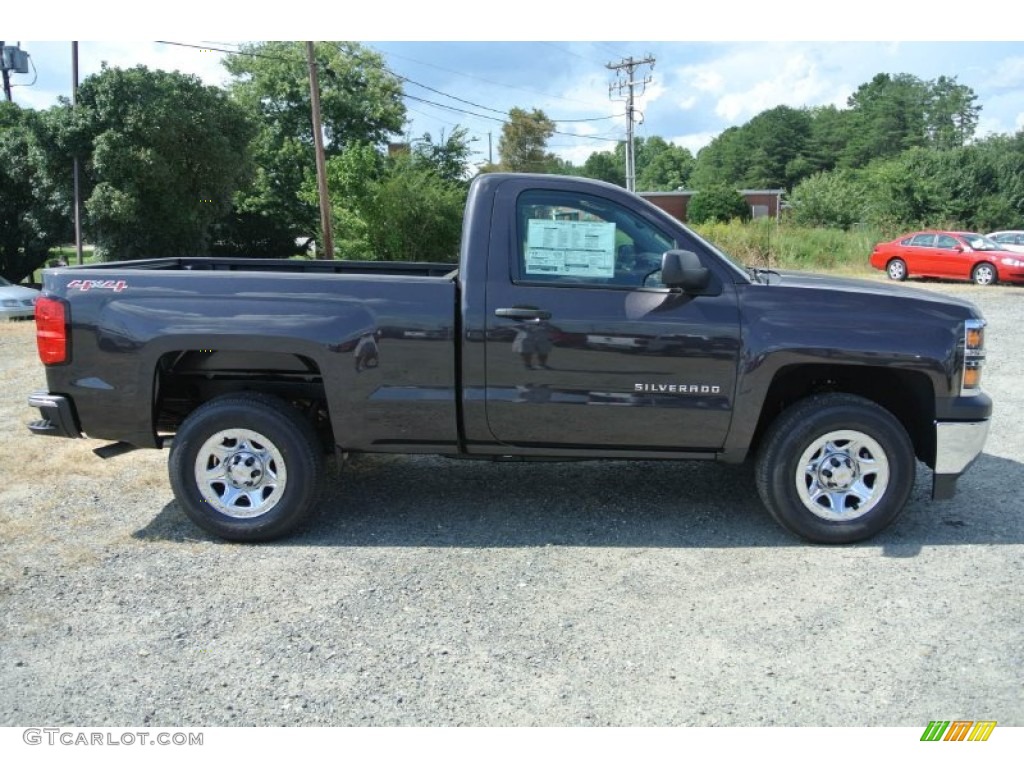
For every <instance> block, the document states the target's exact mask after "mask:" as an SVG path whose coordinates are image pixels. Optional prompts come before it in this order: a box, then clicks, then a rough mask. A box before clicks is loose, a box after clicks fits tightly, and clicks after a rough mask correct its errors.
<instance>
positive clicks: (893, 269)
mask: <svg viewBox="0 0 1024 768" xmlns="http://www.w3.org/2000/svg"><path fill="white" fill-rule="evenodd" d="M885 273H886V274H887V275H888V276H889V279H890V280H900V281H903V280H906V279H907V262H905V261H904V260H903V259H892V260H890V261H889V263H888V264H886V265H885Z"/></svg>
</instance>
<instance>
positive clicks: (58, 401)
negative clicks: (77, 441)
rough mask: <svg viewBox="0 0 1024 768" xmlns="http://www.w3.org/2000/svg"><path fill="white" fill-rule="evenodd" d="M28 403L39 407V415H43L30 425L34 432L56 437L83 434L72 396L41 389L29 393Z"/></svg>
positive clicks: (33, 406) (32, 406)
mask: <svg viewBox="0 0 1024 768" xmlns="http://www.w3.org/2000/svg"><path fill="white" fill-rule="evenodd" d="M28 404H29V406H30V407H31V408H38V409H39V415H40V416H42V418H41V419H39V420H38V421H33V422H31V423H30V424H29V425H28V428H29V430H30V431H31V432H32V433H33V434H36V435H52V436H54V437H81V436H82V430H81V427H79V425H78V416H77V415H76V414H75V406H74V404H73V403H72V402H71V398H69V397H65V396H64V395H51V394H50V393H49V392H44V391H39V392H33V393H32V394H31V395H29V398H28Z"/></svg>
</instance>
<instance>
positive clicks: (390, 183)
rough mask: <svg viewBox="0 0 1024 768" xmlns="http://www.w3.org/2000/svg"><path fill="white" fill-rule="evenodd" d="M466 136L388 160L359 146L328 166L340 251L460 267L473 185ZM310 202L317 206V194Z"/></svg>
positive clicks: (313, 191) (353, 255) (366, 146)
mask: <svg viewBox="0 0 1024 768" xmlns="http://www.w3.org/2000/svg"><path fill="white" fill-rule="evenodd" d="M459 157H462V158H468V157H469V148H468V144H466V141H465V133H464V132H456V133H454V134H453V136H450V137H449V141H446V142H443V143H442V144H440V145H434V144H432V143H428V142H420V143H417V144H416V145H415V146H414V148H413V149H412V150H411V151H403V152H398V153H396V154H395V155H393V156H391V157H387V158H385V157H384V156H383V155H382V154H380V152H379V151H378V150H377V149H376V148H375V147H373V146H372V145H370V144H365V143H364V144H353V145H350V146H349V147H347V148H346V149H345V150H344V151H343V152H341V154H339V155H336V156H335V157H332V158H331V159H329V160H328V161H327V173H328V181H329V186H330V193H331V206H332V213H333V219H334V223H335V248H336V250H337V252H338V254H339V255H341V257H342V258H349V259H367V260H377V259H380V260H393V261H455V260H457V258H458V251H459V240H460V235H461V231H462V213H463V208H464V205H465V201H466V192H467V189H468V184H467V182H466V179H465V175H466V174H465V168H463V169H462V171H461V172H457V168H456V166H457V165H458V162H457V160H455V161H453V158H459ZM306 195H307V197H308V198H310V199H315V197H316V189H315V187H309V188H307V190H306Z"/></svg>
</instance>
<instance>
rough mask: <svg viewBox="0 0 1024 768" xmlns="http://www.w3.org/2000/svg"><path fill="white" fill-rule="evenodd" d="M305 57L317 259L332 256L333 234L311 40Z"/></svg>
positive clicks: (330, 257)
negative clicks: (316, 201) (317, 209)
mask: <svg viewBox="0 0 1024 768" xmlns="http://www.w3.org/2000/svg"><path fill="white" fill-rule="evenodd" d="M306 58H307V59H309V95H310V101H311V102H312V105H313V143H314V144H315V145H316V181H317V188H318V189H319V191H320V229H321V230H322V231H323V233H324V241H323V243H322V245H323V248H321V249H318V250H317V252H316V257H317V258H318V259H333V258H334V235H333V233H332V232H331V200H330V197H328V195H327V161H326V159H325V158H324V134H323V130H322V129H321V127H320V81H319V80H318V79H317V76H316V56H315V54H314V52H313V43H312V41H307V42H306Z"/></svg>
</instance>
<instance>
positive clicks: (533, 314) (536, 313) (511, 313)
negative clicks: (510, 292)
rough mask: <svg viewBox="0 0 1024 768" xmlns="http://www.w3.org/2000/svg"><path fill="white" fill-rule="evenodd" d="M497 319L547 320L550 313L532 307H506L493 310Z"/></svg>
mask: <svg viewBox="0 0 1024 768" xmlns="http://www.w3.org/2000/svg"><path fill="white" fill-rule="evenodd" d="M494 314H495V315H497V316H498V317H507V318H509V319H510V320H538V321H539V320H548V319H550V317H551V313H550V312H548V311H547V310H546V309H535V308H532V307H506V308H502V309H496V310H494Z"/></svg>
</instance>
